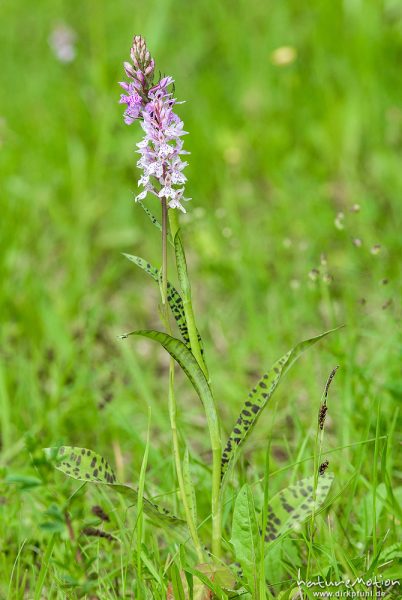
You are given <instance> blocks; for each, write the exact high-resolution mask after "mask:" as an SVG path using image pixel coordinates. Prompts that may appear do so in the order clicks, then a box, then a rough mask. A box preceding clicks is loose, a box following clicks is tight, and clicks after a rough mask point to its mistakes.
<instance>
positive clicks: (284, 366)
mask: <svg viewBox="0 0 402 600" xmlns="http://www.w3.org/2000/svg"><path fill="white" fill-rule="evenodd" d="M337 329H339V327H338V328H336V329H331V330H330V331H326V332H325V333H322V334H321V335H318V336H316V337H313V338H311V339H309V340H305V341H303V342H300V344H297V346H295V347H294V348H292V350H289V352H287V353H286V354H284V355H283V356H282V357H281V358H280V359H279V360H277V361H276V363H275V364H274V365H273V366H272V367H271V369H270V370H269V371H267V372H266V373H265V375H264V376H263V377H262V378H261V379H260V380H259V381H258V383H257V384H256V386H255V387H254V388H253V389H252V390H251V392H250V393H249V395H248V399H247V400H246V402H245V404H244V406H243V409H242V411H241V413H240V416H239V418H238V419H237V421H236V424H235V426H234V428H233V430H232V433H231V434H230V436H229V439H228V441H227V444H226V446H225V449H224V451H223V454H222V465H221V477H222V480H224V479H225V478H226V476H227V474H228V472H229V471H230V468H231V467H233V466H234V464H235V462H236V460H237V458H238V456H239V454H240V451H241V449H242V446H243V444H244V442H245V441H246V439H247V438H248V436H249V435H250V433H251V432H252V430H253V429H254V427H255V425H256V423H257V421H258V418H259V416H260V414H261V413H262V411H263V409H264V408H265V406H266V405H267V403H268V401H269V399H270V398H271V396H272V394H273V393H274V391H275V390H276V388H277V387H278V384H279V382H280V380H281V379H282V377H283V375H284V374H285V373H286V372H287V371H288V369H289V368H290V367H291V366H292V365H293V363H294V362H295V361H296V360H297V359H298V358H299V356H300V355H301V354H302V353H303V352H304V350H307V348H309V347H310V346H312V345H313V344H315V343H316V342H318V341H319V340H321V339H322V338H323V337H325V336H326V335H328V334H330V333H332V332H333V331H336V330H337Z"/></svg>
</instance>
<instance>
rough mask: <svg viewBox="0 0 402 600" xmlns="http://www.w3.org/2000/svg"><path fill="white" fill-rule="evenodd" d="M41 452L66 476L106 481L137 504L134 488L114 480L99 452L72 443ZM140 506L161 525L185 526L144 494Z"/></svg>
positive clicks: (89, 480)
mask: <svg viewBox="0 0 402 600" xmlns="http://www.w3.org/2000/svg"><path fill="white" fill-rule="evenodd" d="M45 452H46V454H47V456H48V457H49V458H50V459H51V460H52V461H54V466H55V468H56V469H57V470H58V471H61V472H62V473H64V474H65V475H67V476H68V477H72V479H76V480H78V481H85V482H87V483H96V484H101V485H107V486H108V487H110V488H111V489H113V490H114V491H116V492H118V493H119V494H122V495H124V496H126V497H127V498H128V499H129V500H130V501H131V502H132V504H137V501H138V492H137V490H135V489H134V488H132V487H131V486H129V485H127V484H123V483H119V482H118V481H116V475H115V474H114V472H113V470H112V468H111V467H110V465H109V463H108V462H107V460H105V459H104V458H103V456H100V455H99V454H96V453H95V452H93V451H92V450H88V449H87V448H77V447H76V446H61V447H60V448H46V449H45ZM143 510H144V512H145V513H146V514H147V516H148V517H149V518H150V519H151V520H152V521H154V522H156V523H157V524H159V525H161V526H164V527H166V526H169V527H172V526H173V527H186V523H185V521H183V520H182V519H179V518H178V517H176V516H174V515H172V514H171V513H170V512H169V511H168V510H167V509H165V508H163V509H162V508H159V507H158V506H157V505H156V504H153V503H152V502H150V501H149V500H147V499H146V498H143Z"/></svg>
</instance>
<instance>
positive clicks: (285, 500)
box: [48, 36, 334, 599]
mask: <svg viewBox="0 0 402 600" xmlns="http://www.w3.org/2000/svg"><path fill="white" fill-rule="evenodd" d="M124 70H125V73H126V75H127V78H128V81H125V82H122V83H120V85H121V87H122V88H123V90H124V93H123V94H122V95H121V98H120V102H121V103H122V104H123V105H125V112H124V121H125V123H126V124H127V125H132V124H137V123H138V124H139V125H140V127H141V128H142V130H143V133H144V135H143V139H142V140H141V141H140V142H139V143H138V144H137V148H138V150H137V152H138V154H139V159H138V162H137V166H138V168H139V169H140V171H141V177H140V179H139V181H138V185H139V187H140V188H141V191H140V192H139V193H138V195H137V196H136V201H137V202H138V203H139V204H140V205H141V207H142V208H143V209H144V210H145V212H146V214H147V215H148V216H149V218H150V219H151V221H152V223H153V225H155V226H156V227H157V228H158V230H159V232H160V233H161V247H162V260H161V268H158V267H155V266H153V265H151V264H150V263H149V262H147V261H146V260H144V259H143V258H141V257H139V256H132V255H129V254H126V255H125V256H126V257H127V259H129V260H130V261H132V262H133V263H134V264H136V265H137V266H138V267H139V268H140V269H142V270H143V271H144V272H145V273H147V274H148V275H149V276H150V277H151V278H152V279H154V280H155V282H156V283H157V284H158V285H159V288H160V294H161V315H162V321H163V326H164V330H163V331H154V330H138V331H133V332H131V333H127V334H124V335H123V336H121V337H122V338H124V339H125V338H128V337H129V336H142V337H145V338H149V339H151V340H154V341H155V342H157V343H159V344H160V345H161V346H163V348H164V349H165V350H166V351H167V352H168V353H169V355H170V366H169V385H168V394H167V403H168V408H169V416H170V425H171V432H172V448H173V450H172V451H173V456H174V463H175V470H176V476H177V483H178V489H179V493H180V499H181V503H182V507H183V513H182V515H180V516H175V515H173V514H171V513H170V512H169V511H168V510H167V509H165V508H161V507H159V506H157V505H155V504H154V503H153V502H151V501H150V500H149V499H147V498H145V497H144V493H143V489H144V484H143V479H144V476H145V469H144V472H142V473H141V477H140V484H139V487H138V489H135V488H134V487H131V486H129V485H127V484H124V483H121V482H118V481H117V480H116V476H115V474H114V472H113V469H112V468H111V467H110V465H109V464H108V462H107V461H106V460H105V459H104V458H103V457H101V456H99V455H98V454H96V453H95V452H93V451H92V450H88V449H86V448H77V447H71V446H63V447H60V448H52V449H49V450H48V453H49V454H50V455H51V456H52V457H53V459H54V461H55V466H56V468H57V469H58V470H60V471H62V472H63V473H65V474H66V475H68V476H70V477H72V478H74V479H77V480H80V481H84V482H90V483H95V484H101V485H106V486H109V487H110V488H111V489H112V490H114V491H116V492H118V493H120V494H123V495H125V496H127V497H128V498H129V499H131V500H132V501H133V503H134V504H136V505H137V508H138V510H139V512H142V513H143V514H145V515H146V516H147V517H148V518H149V520H150V522H152V523H153V524H154V525H155V526H157V527H161V528H162V529H164V530H165V531H166V532H167V535H168V536H169V540H172V539H174V540H176V541H177V542H178V543H179V544H185V545H186V548H187V550H188V552H189V553H190V555H192V556H193V557H194V565H201V564H203V563H207V564H209V565H210V567H209V570H208V569H207V571H205V569H204V571H203V572H202V569H201V568H198V569H197V568H196V567H194V568H195V571H194V573H195V574H196V575H197V576H198V578H199V579H200V580H201V581H202V582H203V585H204V586H206V587H207V588H210V590H212V591H213V592H214V594H216V596H217V597H228V596H227V595H228V594H229V590H231V591H230V594H232V596H235V595H236V594H243V595H246V597H247V594H249V597H250V594H251V597H253V598H261V599H262V598H265V597H266V596H265V589H266V585H265V572H264V553H265V552H266V549H267V548H268V547H269V545H270V544H274V543H276V541H277V540H278V539H279V538H280V537H282V536H284V535H286V534H288V533H290V532H292V531H295V530H300V527H301V526H302V524H303V523H305V522H306V521H309V520H310V519H314V515H315V514H317V511H318V510H321V509H322V508H323V504H324V502H325V500H326V498H327V494H328V492H329V489H330V486H331V483H332V480H333V476H332V475H331V474H329V473H328V472H327V471H326V467H327V464H325V463H322V464H321V465H319V463H317V464H315V470H314V472H313V473H312V474H311V476H310V477H307V478H305V479H302V480H300V481H298V482H297V483H295V484H294V485H291V486H289V487H288V488H286V489H283V490H282V491H281V492H280V493H279V494H277V495H275V496H272V497H270V496H269V486H268V475H266V478H265V482H264V498H263V509H262V511H257V510H256V507H255V502H254V496H253V489H252V487H251V486H250V485H248V484H245V485H244V486H243V487H242V488H241V489H240V490H238V491H237V490H236V477H235V474H234V467H235V465H236V462H237V460H238V458H239V456H240V455H241V453H242V451H243V448H244V446H245V443H246V441H247V439H248V438H249V436H250V435H251V434H252V432H253V430H254V428H255V427H256V425H257V422H258V419H259V417H260V415H261V413H262V412H263V410H264V409H265V407H266V406H267V405H268V403H269V401H270V399H271V397H272V395H273V393H274V392H275V390H276V388H277V387H278V385H279V383H280V381H281V380H282V378H283V376H284V375H285V373H286V372H287V371H288V370H289V368H290V367H291V366H292V365H293V363H294V362H295V361H296V360H297V359H298V358H299V356H300V355H301V354H302V353H303V352H304V351H305V350H307V349H308V348H310V347H311V346H312V345H314V344H315V343H316V342H318V341H319V340H321V339H323V338H324V337H325V336H327V335H328V334H329V333H331V331H334V330H331V331H326V332H325V333H322V334H320V335H317V336H316V337H313V338H311V339H307V340H305V341H303V342H301V343H299V344H297V345H296V346H295V347H294V348H292V349H291V350H289V351H288V352H286V353H285V354H284V355H283V356H282V357H281V358H279V360H277V361H276V362H275V363H274V365H272V367H271V368H270V369H268V370H267V371H266V372H265V373H264V374H263V376H262V377H261V378H260V379H259V380H258V381H257V382H256V384H255V386H254V387H253V388H252V390H251V391H250V393H249V394H248V396H247V398H246V400H245V402H244V405H243V407H242V409H241V411H240V414H239V417H238V419H237V421H236V423H235V424H234V426H233V429H232V432H231V434H230V436H229V438H228V439H227V440H226V442H225V443H223V441H224V440H223V439H222V428H221V419H220V415H219V406H218V405H217V403H216V400H215V397H214V393H213V386H212V380H211V377H210V374H209V370H208V368H207V363H206V358H205V352H204V344H203V341H202V338H201V335H200V333H199V331H198V329H197V325H196V319H195V315H194V310H193V303H192V294H191V286H190V281H189V277H188V271H187V263H186V255H185V250H184V245H183V240H182V235H181V230H180V225H179V214H180V212H181V211H182V212H186V209H185V206H184V205H185V203H186V202H187V201H188V200H190V199H189V198H186V197H185V185H186V182H187V179H186V176H185V175H184V170H185V168H186V166H187V164H188V163H187V162H186V160H184V158H185V157H186V155H188V154H189V153H188V152H187V151H186V150H184V147H183V137H184V135H185V134H186V131H184V126H183V121H182V120H181V118H180V117H179V116H178V114H177V113H176V110H177V107H178V105H179V104H181V103H180V102H178V101H177V100H176V99H175V98H174V95H173V89H174V88H173V84H174V80H173V78H172V77H170V76H167V77H166V76H163V77H160V78H159V80H158V81H157V82H155V61H154V59H153V58H152V56H151V54H150V52H149V50H148V48H147V45H146V43H145V40H144V39H143V38H142V37H141V36H136V37H134V40H133V44H132V47H131V62H126V63H124ZM149 196H151V197H152V196H153V197H154V198H156V200H157V203H158V206H160V211H161V221H159V220H158V219H157V218H156V217H155V216H154V215H153V214H152V212H151V211H150V210H149V208H148V207H147V206H146V205H145V204H143V202H144V201H145V200H146V199H148V197H149ZM170 248H172V249H173V254H174V260H175V266H176V270H177V278H178V282H179V290H178V289H176V288H175V287H174V286H173V285H172V283H170V281H169V280H168V269H167V265H168V250H169V249H170ZM171 314H172V315H173V318H174V321H175V322H176V326H177V329H178V332H179V334H180V337H181V339H179V337H176V335H175V334H174V321H172V318H171ZM176 364H177V365H179V367H180V368H181V370H182V371H183V372H184V373H185V375H186V376H187V378H188V379H189V381H190V382H191V384H192V386H193V388H194V390H195V392H196V394H197V395H198V396H199V398H200V400H201V402H202V405H203V408H204V411H205V415H206V421H207V425H208V431H209V440H210V449H211V451H212V464H211V486H210V506H211V510H210V514H209V515H204V522H205V520H207V521H208V519H209V518H210V523H211V525H210V528H209V529H208V528H207V531H208V535H205V533H204V536H203V537H202V538H201V535H200V523H201V522H200V520H199V517H198V515H197V510H196V502H195V489H194V485H193V481H192V477H191V465H190V458H189V452H188V450H187V449H185V451H183V448H182V443H181V439H180V438H179V435H178V426H177V419H176V412H177V407H176V396H175V375H176V373H175V369H176V368H177V367H176ZM323 406H324V405H322V407H321V412H320V415H321V416H320V420H319V424H318V426H317V432H318V430H321V431H322V429H323V419H324V418H325V413H326V404H325V409H324V408H323ZM323 415H324V416H323ZM317 439H318V438H317ZM144 464H145V463H144ZM229 488H230V490H231V493H232V494H233V491H234V493H235V501H234V506H233V512H232V518H231V521H232V526H231V536H230V538H229V539H228V537H227V532H228V531H229V530H230V523H228V522H227V516H225V523H223V517H222V514H223V506H224V504H225V503H226V502H227V498H228V496H229V494H228V493H227V491H228V489H229ZM225 515H226V513H225ZM229 520H230V519H229ZM203 531H204V532H205V528H204V529H203ZM137 535H138V536H140V538H141V532H139V531H137ZM140 543H141V539H140ZM235 562H236V563H237V564H239V565H240V567H241V574H240V575H239V568H238V567H237V568H234V569H232V570H230V568H229V566H228V565H230V564H233V563H235ZM140 572H141V564H140V562H139V564H138V573H137V577H140ZM212 573H214V576H213V577H212V576H211V574H212ZM173 579H174V581H175V583H174V585H175V586H176V587H175V589H176V588H177V589H178V588H182V589H183V590H184V589H185V588H186V589H188V587H189V586H188V582H186V580H184V579H183V580H182V578H181V576H180V574H179V576H178V577H175V578H174V577H173V575H172V581H173ZM171 585H172V584H171ZM177 586H178V587H177ZM186 586H187V587H186ZM222 594H223V595H222ZM225 594H226V595H225ZM232 596H231V597H232ZM178 597H182V596H178ZM183 597H185V596H183Z"/></svg>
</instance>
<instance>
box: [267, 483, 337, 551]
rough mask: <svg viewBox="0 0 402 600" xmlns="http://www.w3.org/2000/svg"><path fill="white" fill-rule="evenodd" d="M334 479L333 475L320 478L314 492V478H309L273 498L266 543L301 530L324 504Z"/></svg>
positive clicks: (269, 506)
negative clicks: (287, 533) (288, 532)
mask: <svg viewBox="0 0 402 600" xmlns="http://www.w3.org/2000/svg"><path fill="white" fill-rule="evenodd" d="M333 479H334V476H333V475H332V474H331V473H324V475H321V476H319V477H318V480H317V488H316V490H315V492H314V477H307V478H306V479H300V481H298V482H297V483H295V484H294V485H290V486H289V487H287V488H285V489H284V490H281V491H280V492H279V493H278V494H276V495H275V496H273V497H272V498H271V500H270V502H269V504H268V520H267V527H266V531H265V541H266V542H271V541H273V540H276V539H277V538H278V537H279V536H281V535H283V534H284V533H286V532H287V531H291V530H296V531H298V530H300V527H301V525H302V524H303V523H304V521H306V519H308V518H309V517H310V516H311V515H312V513H313V511H314V512H317V510H318V509H319V508H320V506H321V505H322V504H323V502H324V500H325V498H326V497H327V495H328V492H329V489H330V487H331V485H332V481H333Z"/></svg>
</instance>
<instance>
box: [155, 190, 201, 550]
mask: <svg viewBox="0 0 402 600" xmlns="http://www.w3.org/2000/svg"><path fill="white" fill-rule="evenodd" d="M167 238H168V207H167V203H166V199H165V198H162V286H161V295H162V314H163V319H164V321H165V326H166V329H167V330H168V333H169V334H170V335H171V333H172V332H171V327H170V320H169V309H168V304H167ZM176 414H177V405H176V397H175V394H174V359H173V358H171V359H170V363H169V417H170V427H171V430H172V441H173V455H174V460H175V467H176V475H177V481H178V484H179V490H180V494H181V499H182V502H183V507H184V513H185V515H186V521H187V526H188V528H189V531H190V535H191V537H192V539H193V542H194V545H195V549H196V552H197V556H198V559H199V560H200V562H202V561H203V558H204V557H203V552H202V547H201V543H200V540H199V537H198V531H197V527H196V524H195V523H194V519H193V515H192V513H191V510H190V507H189V505H188V502H187V495H186V492H185V485H184V478H183V470H182V467H181V460H180V446H179V438H178V433H177V420H176Z"/></svg>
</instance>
